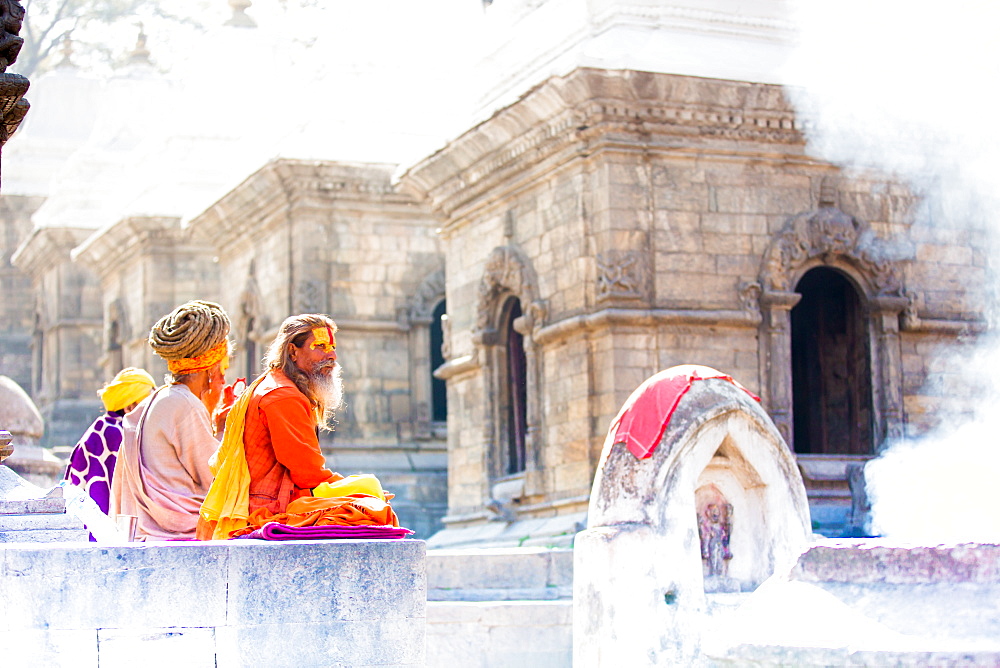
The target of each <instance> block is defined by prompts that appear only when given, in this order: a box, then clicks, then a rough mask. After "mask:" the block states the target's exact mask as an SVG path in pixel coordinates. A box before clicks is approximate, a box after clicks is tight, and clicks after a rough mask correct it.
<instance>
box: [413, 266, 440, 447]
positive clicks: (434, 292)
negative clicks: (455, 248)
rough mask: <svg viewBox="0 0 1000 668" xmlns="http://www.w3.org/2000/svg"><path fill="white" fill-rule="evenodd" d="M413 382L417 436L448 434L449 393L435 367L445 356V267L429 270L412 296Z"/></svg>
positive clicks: (418, 437)
mask: <svg viewBox="0 0 1000 668" xmlns="http://www.w3.org/2000/svg"><path fill="white" fill-rule="evenodd" d="M408 311H409V312H408V317H409V323H410V329H409V332H410V357H411V359H412V360H413V363H412V366H411V369H410V386H411V387H412V388H413V405H414V407H415V411H416V419H415V423H414V426H415V430H414V436H415V437H416V438H417V439H418V440H425V439H429V438H435V437H441V438H443V437H444V435H445V430H446V426H447V419H448V394H447V387H446V385H445V381H444V380H442V379H440V378H437V377H436V376H435V375H434V371H435V370H437V369H438V368H440V367H441V366H442V365H443V364H444V363H445V360H446V357H447V356H446V354H445V353H446V347H447V346H448V336H447V331H446V330H447V326H448V315H447V313H448V308H447V303H446V301H445V274H444V269H438V270H436V271H434V272H432V273H431V274H428V275H427V276H426V277H425V278H424V280H423V281H422V282H421V283H420V286H419V287H418V288H417V291H416V293H414V295H413V297H412V299H411V300H410V304H409V309H408Z"/></svg>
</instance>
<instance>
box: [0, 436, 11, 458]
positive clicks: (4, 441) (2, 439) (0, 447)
mask: <svg viewBox="0 0 1000 668" xmlns="http://www.w3.org/2000/svg"><path fill="white" fill-rule="evenodd" d="M12 440H14V439H13V437H12V436H11V435H10V432H9V431H6V430H4V431H0V464H2V463H3V460H5V459H7V458H8V457H10V456H11V455H12V454H14V446H12V445H11V444H10V442H11V441H12Z"/></svg>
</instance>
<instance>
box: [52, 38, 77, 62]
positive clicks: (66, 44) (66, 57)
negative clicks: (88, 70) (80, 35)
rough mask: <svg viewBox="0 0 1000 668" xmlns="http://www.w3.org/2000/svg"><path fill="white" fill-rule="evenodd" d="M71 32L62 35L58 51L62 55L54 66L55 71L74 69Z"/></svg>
mask: <svg viewBox="0 0 1000 668" xmlns="http://www.w3.org/2000/svg"><path fill="white" fill-rule="evenodd" d="M72 32H73V31H72V30H67V31H66V32H64V33H63V37H62V47H60V49H59V51H60V52H61V53H62V60H60V61H59V62H58V63H57V64H56V69H57V70H62V69H70V68H75V67H76V65H75V64H74V63H73V38H72Z"/></svg>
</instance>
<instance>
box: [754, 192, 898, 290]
mask: <svg viewBox="0 0 1000 668" xmlns="http://www.w3.org/2000/svg"><path fill="white" fill-rule="evenodd" d="M812 260H818V262H817V264H828V265H829V264H835V263H836V262H838V261H840V262H843V263H845V264H847V265H849V266H852V267H854V268H855V269H856V270H857V271H858V272H859V274H860V275H862V276H863V277H865V278H866V279H867V280H868V281H870V283H871V287H872V288H873V292H874V294H884V295H900V294H901V289H902V284H901V281H900V279H899V276H898V272H897V271H896V268H895V266H894V264H893V263H892V262H891V261H890V260H889V259H888V258H887V257H886V254H885V252H884V251H883V249H882V248H881V247H880V246H879V245H878V244H877V242H876V240H875V239H873V238H872V236H871V234H870V233H869V232H868V226H867V224H866V223H865V222H864V221H862V220H859V219H858V218H855V217H854V216H850V215H848V214H846V213H844V212H843V211H841V210H840V209H836V208H833V207H823V208H820V209H817V210H815V211H809V212H807V213H803V214H800V215H798V216H796V217H795V218H793V219H791V220H790V221H789V222H788V223H787V224H786V225H785V228H784V229H783V230H782V231H781V232H780V233H779V234H778V235H777V237H776V238H775V240H774V241H773V242H772V243H771V247H770V249H769V251H768V253H767V254H766V255H765V257H764V262H763V264H762V268H761V285H762V286H763V287H764V288H765V289H766V290H771V291H776V292H788V291H791V290H794V289H795V285H794V284H793V283H794V281H795V280H796V279H797V278H798V272H799V271H800V270H801V269H802V267H803V266H804V265H806V264H807V263H809V262H810V261H812Z"/></svg>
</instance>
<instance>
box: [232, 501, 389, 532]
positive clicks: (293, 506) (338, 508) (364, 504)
mask: <svg viewBox="0 0 1000 668" xmlns="http://www.w3.org/2000/svg"><path fill="white" fill-rule="evenodd" d="M247 521H248V522H249V526H247V527H246V528H244V529H238V530H236V531H234V532H233V533H232V534H230V538H236V537H238V536H242V535H244V534H248V533H250V532H252V531H255V530H257V529H260V528H261V527H263V526H264V525H265V524H267V523H268V522H279V523H281V524H284V525H286V526H291V527H305V526H330V525H339V526H359V525H370V526H394V527H398V526H399V519H398V518H397V517H396V513H395V512H393V510H392V506H390V505H389V504H388V503H386V502H385V501H383V500H382V499H379V498H378V497H375V496H371V495H368V494H350V495H347V496H336V497H330V498H319V497H315V496H304V497H302V498H299V499H295V500H294V501H292V502H291V503H289V504H288V508H287V509H286V512H283V513H277V514H272V513H271V512H270V511H269V510H267V509H266V508H258V509H257V510H255V511H253V512H252V513H250V517H248V518H247Z"/></svg>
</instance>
